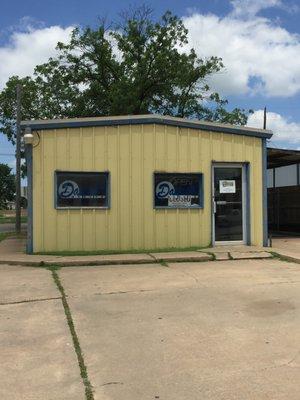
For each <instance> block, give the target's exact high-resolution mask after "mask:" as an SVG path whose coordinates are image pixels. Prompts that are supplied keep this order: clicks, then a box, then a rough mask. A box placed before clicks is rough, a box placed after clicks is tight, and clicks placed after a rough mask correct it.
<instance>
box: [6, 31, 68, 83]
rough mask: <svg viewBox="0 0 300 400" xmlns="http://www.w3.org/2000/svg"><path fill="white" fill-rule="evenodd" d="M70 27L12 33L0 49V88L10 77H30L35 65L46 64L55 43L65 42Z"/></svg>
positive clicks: (54, 51)
mask: <svg viewBox="0 0 300 400" xmlns="http://www.w3.org/2000/svg"><path fill="white" fill-rule="evenodd" d="M72 29H73V28H72V27H66V28H62V27H60V26H51V27H47V28H39V29H34V28H32V27H31V26H28V27H27V28H26V30H25V31H22V32H14V33H13V34H12V35H11V37H10V40H9V43H8V44H7V45H5V46H4V47H0V60H1V62H0V88H2V87H3V86H4V85H5V83H6V81H7V80H8V78H9V77H10V76H12V75H19V76H21V77H24V76H26V75H31V74H32V72H33V69H34V67H35V66H36V65H37V64H41V63H43V62H46V61H47V60H48V58H49V57H51V56H54V55H55V53H56V50H55V47H56V45H57V42H59V41H61V42H66V41H68V39H69V37H70V33H71V31H72Z"/></svg>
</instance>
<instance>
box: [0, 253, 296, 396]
mask: <svg viewBox="0 0 300 400" xmlns="http://www.w3.org/2000/svg"><path fill="white" fill-rule="evenodd" d="M24 271H27V273H26V274H24ZM0 274H1V277H2V276H5V279H4V280H3V279H1V280H0V291H1V293H5V296H4V300H3V301H2V302H1V304H2V305H1V306H0V318H1V325H0V346H1V349H4V350H1V352H2V351H4V357H3V355H2V356H1V364H0V386H1V391H0V398H5V399H6V400H10V399H30V400H31V399H34V400H35V399H41V398H43V399H53V400H54V399H85V398H86V396H85V394H84V385H83V383H82V378H81V376H80V368H79V366H78V360H77V356H76V353H75V350H74V343H73V341H72V336H71V333H70V330H69V326H68V323H67V320H66V315H65V311H66V310H65V309H64V307H63V304H62V302H61V299H60V296H61V291H59V290H58V289H57V286H56V285H55V283H54V281H53V278H52V274H51V271H47V270H44V269H38V268H37V269H34V268H29V267H11V266H10V267H9V266H2V267H1V268H0ZM10 274H11V277H9V276H10ZM57 274H58V277H59V280H60V284H61V287H62V288H63V291H64V294H65V295H66V301H67V305H68V307H69V308H70V311H71V318H72V321H73V322H74V327H75V331H76V337H77V338H78V340H79V345H80V354H81V355H82V357H83V360H84V365H85V366H86V370H87V374H88V380H89V382H90V383H91V385H92V386H93V398H94V399H101V400H102V399H105V400H108V399H109V400H115V399H118V400H119V399H122V400H123V399H124V400H129V399H130V400H135V399H136V400H141V399H143V400H144V399H145V400H148V399H149V400H150V399H164V400H183V399H191V400H194V399H195V400H199V399H222V400H229V399H230V400H232V399H239V400H240V399H243V400H248V399H251V400H252V399H253V400H254V399H255V400H257V399H264V400H265V399H270V400H271V399H272V400H279V399H289V400H290V399H291V400H296V399H297V400H298V399H299V392H300V346H299V343H300V313H299V310H300V265H299V264H293V263H286V262H282V261H279V260H273V259H272V260H243V261H223V262H202V263H196V262H193V263H177V264H172V263H171V264H168V266H165V265H159V264H153V265H152V264H147V265H132V266H130V265H126V266H107V267H68V268H62V269H60V270H59V271H57ZM4 288H5V292H4ZM22 293H24V295H23V297H22ZM29 293H30V296H29ZM29 297H30V300H31V301H29V302H26V303H25V302H22V301H23V300H24V301H25V300H28V298H29ZM57 297H58V299H57ZM22 298H23V300H22ZM32 300H33V301H32ZM35 300H36V301H35ZM17 302H18V303H17ZM77 351H78V349H77ZM81 372H82V371H81ZM90 398H91V397H90Z"/></svg>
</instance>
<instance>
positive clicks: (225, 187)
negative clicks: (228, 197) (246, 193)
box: [219, 180, 236, 193]
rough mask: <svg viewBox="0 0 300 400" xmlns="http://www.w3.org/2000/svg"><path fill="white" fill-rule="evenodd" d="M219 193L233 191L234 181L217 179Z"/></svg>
mask: <svg viewBox="0 0 300 400" xmlns="http://www.w3.org/2000/svg"><path fill="white" fill-rule="evenodd" d="M219 185H220V193H235V192H236V190H235V181H234V180H231V181H227V180H226V181H219Z"/></svg>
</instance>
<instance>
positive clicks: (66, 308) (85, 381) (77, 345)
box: [49, 267, 94, 400]
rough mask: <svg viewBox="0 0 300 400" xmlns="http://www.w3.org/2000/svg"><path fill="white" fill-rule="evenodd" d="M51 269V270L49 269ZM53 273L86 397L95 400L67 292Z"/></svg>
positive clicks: (55, 273) (57, 276)
mask: <svg viewBox="0 0 300 400" xmlns="http://www.w3.org/2000/svg"><path fill="white" fill-rule="evenodd" d="M49 269H50V268H49ZM51 273H52V277H53V280H54V282H55V284H56V286H57V288H58V290H59V292H60V294H61V301H62V305H63V308H64V311H65V316H66V319H67V323H68V326H69V329H70V333H71V336H72V340H73V347H74V350H75V353H76V356H77V361H78V366H79V370H80V375H81V378H82V382H83V384H84V388H85V397H86V400H94V393H93V387H92V385H91V382H90V380H89V377H88V372H87V368H86V365H85V361H84V357H83V353H82V350H81V347H80V342H79V338H78V335H77V333H76V330H75V325H74V321H73V318H72V314H71V309H70V307H69V304H68V301H67V296H66V294H65V290H64V287H63V285H62V283H61V281H60V278H59V275H58V273H57V270H56V269H55V267H54V268H51Z"/></svg>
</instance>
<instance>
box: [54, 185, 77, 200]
mask: <svg viewBox="0 0 300 400" xmlns="http://www.w3.org/2000/svg"><path fill="white" fill-rule="evenodd" d="M78 194H79V187H78V185H77V183H76V182H74V181H63V182H62V183H61V184H60V185H59V188H58V195H59V197H62V198H63V199H73V198H74V197H76V196H78Z"/></svg>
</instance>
